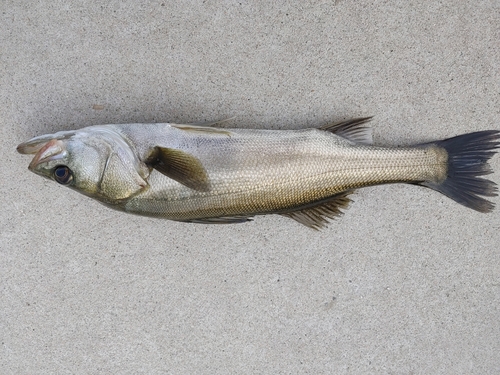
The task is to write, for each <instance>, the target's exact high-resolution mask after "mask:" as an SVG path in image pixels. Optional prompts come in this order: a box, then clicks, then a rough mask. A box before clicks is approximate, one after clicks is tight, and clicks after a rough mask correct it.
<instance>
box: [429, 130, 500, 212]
mask: <svg viewBox="0 0 500 375" xmlns="http://www.w3.org/2000/svg"><path fill="white" fill-rule="evenodd" d="M433 144H435V145H436V146H438V147H442V148H444V149H445V150H446V151H447V152H448V172H447V178H446V179H445V180H444V181H443V182H442V183H436V182H423V183H421V185H424V186H427V187H430V188H432V189H434V190H437V191H439V192H441V193H443V194H444V195H446V196H448V197H449V198H451V199H453V200H455V201H456V202H458V203H460V204H463V205H464V206H466V207H470V208H472V209H474V210H476V211H479V212H490V211H492V210H493V208H494V207H495V205H494V204H493V203H492V202H490V201H488V200H486V199H484V198H482V197H481V196H484V197H494V196H496V195H497V187H496V184H495V183H494V182H492V181H490V180H487V179H485V178H481V177H480V176H485V175H488V174H490V173H492V172H493V171H492V169H491V167H490V166H489V165H488V160H489V159H490V158H491V157H492V156H493V155H494V154H495V153H496V151H494V150H495V149H497V148H499V145H500V131H498V130H486V131H480V132H476V133H469V134H464V135H459V136H457V137H453V138H449V139H445V140H443V141H438V142H433Z"/></svg>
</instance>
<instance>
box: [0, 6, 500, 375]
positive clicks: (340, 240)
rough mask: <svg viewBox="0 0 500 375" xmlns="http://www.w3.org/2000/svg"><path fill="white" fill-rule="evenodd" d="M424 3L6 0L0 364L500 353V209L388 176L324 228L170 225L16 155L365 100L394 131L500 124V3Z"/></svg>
mask: <svg viewBox="0 0 500 375" xmlns="http://www.w3.org/2000/svg"><path fill="white" fill-rule="evenodd" d="M139 3H140V4H139ZM414 3H418V2H414ZM420 3H421V4H413V5H411V4H410V3H408V2H404V1H347V0H345V1H310V2H307V4H306V3H305V2H299V1H296V2H293V1H269V0H266V1H252V2H247V1H240V2H232V1H166V0H159V1H153V2H136V1H108V2H93V1H73V2H63V1H46V0H41V1H36V2H35V1H14V0H3V1H2V2H1V3H0V124H1V128H0V135H1V141H0V150H1V151H0V152H1V156H2V163H0V176H1V178H2V184H1V185H0V201H1V203H0V205H1V208H2V210H1V213H0V225H1V232H0V247H1V251H0V289H1V293H0V339H1V341H0V368H1V371H0V372H1V373H2V374H48V373H58V374H63V373H80V374H139V373H148V374H156V373H158V374H160V373H171V374H215V373H220V374H234V373H246V374H250V373H267V374H296V373H303V374H331V373H335V374H342V373H355V374H365V373H366V374H373V373H391V374H413V373H415V374H416V373H422V374H430V373H433V374H438V373H443V374H497V373H500V356H499V355H498V353H499V352H500V339H499V337H500V308H499V306H500V250H499V243H500V214H499V212H500V211H499V210H497V211H495V212H494V213H492V214H489V215H483V214H479V213H476V212H474V211H472V210H468V209H466V208H464V207H462V206H460V205H458V204H456V203H454V202H452V201H451V200H449V199H447V198H445V197H443V196H441V195H439V194H437V193H435V192H433V191H430V190H426V189H422V188H417V187H414V186H403V185H397V186H382V187H374V188H369V189H364V190H361V191H359V192H358V194H357V195H356V197H355V198H354V199H355V203H354V204H353V205H352V206H351V208H350V209H349V210H348V211H347V213H346V214H345V215H344V217H343V218H342V219H341V220H337V221H336V222H335V223H333V224H332V225H331V226H330V228H329V229H327V230H325V231H322V232H319V233H317V232H314V231H312V230H309V229H307V228H305V227H302V226H300V225H299V224H297V223H295V222H293V221H291V220H289V219H286V218H282V217H278V216H268V217H259V218H257V219H256V220H255V221H254V222H252V223H249V224H244V225H231V226H205V225H190V224H180V223H174V222H168V221H161V220H153V219H148V218H141V217H135V216H127V215H124V214H120V213H118V212H114V211H111V210H109V209H107V208H105V207H103V206H101V205H99V204H98V203H96V202H94V201H92V200H90V199H88V198H86V197H84V196H81V195H79V194H77V193H75V192H73V191H70V190H69V189H65V188H64V187H61V186H58V185H57V184H55V183H53V182H50V181H44V180H43V179H41V178H40V177H38V176H36V175H34V174H32V173H30V172H29V171H28V170H27V165H28V163H29V161H30V158H28V157H25V156H21V155H18V154H17V153H16V152H15V147H16V145H17V144H18V143H20V142H22V141H24V140H26V139H28V138H31V137H32V136H35V135H40V134H44V133H49V132H54V131H57V130H63V129H72V128H80V127H83V126H87V125H92V124H101V123H127V122H159V121H162V122H167V121H170V122H197V121H205V120H215V119H223V118H228V117H233V116H236V119H235V120H233V122H232V123H231V125H232V126H239V127H248V128H272V129H277V128H280V129H290V128H303V127H310V126H320V125H324V124H326V123H329V122H332V121H336V120H339V119H344V118H348V117H354V116H365V115H374V116H375V118H374V120H373V122H372V126H373V127H374V138H375V141H376V142H377V143H381V144H393V145H399V144H409V143H415V142H422V141H426V140H430V139H437V138H444V137H449V136H454V135H457V134H460V133H465V132H469V131H475V130H481V129H499V128H500V43H499V40H500V5H499V2H498V1H480V2H469V1H452V0H444V1H439V2H438V1H436V2H433V1H427V2H420ZM499 159H500V158H499V157H498V156H496V157H495V158H494V159H493V160H492V166H493V168H494V169H495V170H496V174H494V175H492V176H491V178H492V179H493V180H496V181H497V182H498V181H500V173H499V171H500V160H499ZM495 202H496V203H497V204H498V203H499V200H498V199H495Z"/></svg>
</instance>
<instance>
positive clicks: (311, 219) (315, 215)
mask: <svg viewBox="0 0 500 375" xmlns="http://www.w3.org/2000/svg"><path fill="white" fill-rule="evenodd" d="M351 193H352V191H346V192H343V193H340V194H337V195H335V196H333V197H331V198H329V199H328V200H326V201H322V202H320V203H316V204H313V205H310V206H308V207H303V208H299V209H298V210H296V211H291V212H285V213H281V215H283V216H286V217H289V218H290V219H294V220H296V221H298V222H299V223H301V224H303V225H305V226H306V227H309V228H312V229H316V230H319V229H322V228H325V227H326V226H327V224H328V223H329V220H328V219H333V218H334V217H336V216H340V215H342V213H343V212H342V211H341V210H340V209H341V208H347V206H348V205H349V203H350V202H351V200H350V199H349V198H348V195H349V194H351Z"/></svg>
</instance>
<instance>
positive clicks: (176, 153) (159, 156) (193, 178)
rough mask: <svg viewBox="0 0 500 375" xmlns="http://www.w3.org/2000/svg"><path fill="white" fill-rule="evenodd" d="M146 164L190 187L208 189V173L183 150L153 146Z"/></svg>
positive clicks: (195, 159)
mask: <svg viewBox="0 0 500 375" xmlns="http://www.w3.org/2000/svg"><path fill="white" fill-rule="evenodd" d="M146 165H148V166H150V167H151V168H154V169H156V170H157V171H158V172H160V173H163V174H164V175H165V176H167V177H169V178H171V179H172V180H175V181H177V182H179V183H181V184H183V185H185V186H187V187H188V188H190V189H193V190H197V191H209V190H210V183H209V180H208V175H207V172H206V170H205V168H204V167H203V164H202V163H201V162H200V161H199V160H198V159H197V158H195V157H194V156H192V155H190V154H188V153H186V152H184V151H181V150H176V149H173V148H166V147H159V146H157V147H154V148H153V149H152V150H151V153H150V155H149V156H148V158H147V160H146Z"/></svg>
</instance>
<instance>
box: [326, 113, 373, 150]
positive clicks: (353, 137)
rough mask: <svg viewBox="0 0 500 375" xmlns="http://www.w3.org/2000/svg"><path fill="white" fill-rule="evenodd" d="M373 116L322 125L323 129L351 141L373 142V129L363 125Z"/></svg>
mask: <svg viewBox="0 0 500 375" xmlns="http://www.w3.org/2000/svg"><path fill="white" fill-rule="evenodd" d="M371 119H372V118H371V117H360V118H354V119H352V120H347V121H342V122H338V123H336V124H332V125H325V126H322V127H321V128H320V129H321V130H326V131H329V132H332V133H335V134H337V135H338V136H341V137H343V138H346V139H349V140H350V141H353V142H356V143H362V144H367V145H369V144H372V142H373V140H372V129H371V128H370V127H369V126H363V125H364V124H366V123H367V122H368V121H370V120H371Z"/></svg>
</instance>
